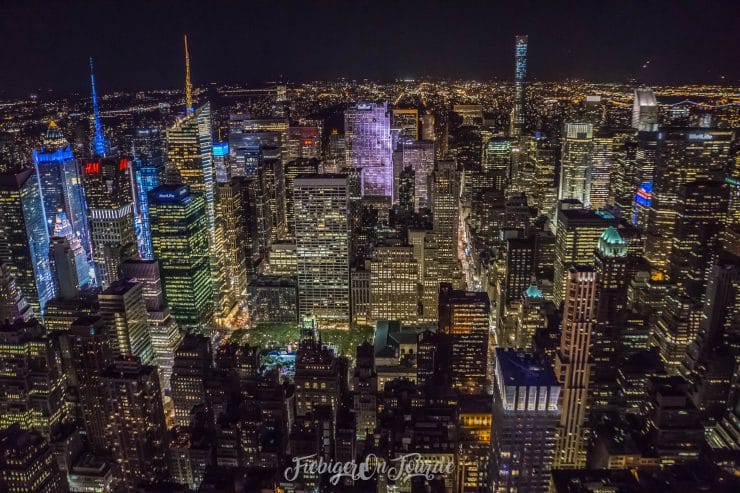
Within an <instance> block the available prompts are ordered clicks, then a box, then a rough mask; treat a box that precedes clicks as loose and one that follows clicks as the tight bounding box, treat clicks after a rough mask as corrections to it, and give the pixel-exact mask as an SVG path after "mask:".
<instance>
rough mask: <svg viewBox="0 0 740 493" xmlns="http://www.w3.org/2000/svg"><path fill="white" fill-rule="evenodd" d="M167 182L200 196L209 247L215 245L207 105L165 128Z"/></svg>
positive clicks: (209, 128) (212, 174)
mask: <svg viewBox="0 0 740 493" xmlns="http://www.w3.org/2000/svg"><path fill="white" fill-rule="evenodd" d="M166 142H167V144H166V145H167V182H168V184H172V185H180V184H182V185H187V186H188V187H189V188H190V190H191V191H192V192H193V193H199V194H201V195H203V199H204V200H205V205H206V219H207V224H208V231H209V238H210V241H211V244H214V243H215V226H216V189H215V185H216V175H215V171H214V169H213V147H212V146H213V142H212V138H211V105H210V103H205V104H204V105H203V106H201V107H200V108H198V109H196V110H194V111H192V112H191V113H190V114H188V115H186V116H185V117H183V118H181V119H179V120H177V121H176V122H175V124H174V125H173V126H172V127H170V128H168V129H167V136H166Z"/></svg>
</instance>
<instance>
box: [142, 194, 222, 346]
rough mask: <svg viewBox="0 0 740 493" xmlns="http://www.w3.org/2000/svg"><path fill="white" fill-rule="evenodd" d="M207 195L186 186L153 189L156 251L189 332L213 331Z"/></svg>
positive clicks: (166, 285)
mask: <svg viewBox="0 0 740 493" xmlns="http://www.w3.org/2000/svg"><path fill="white" fill-rule="evenodd" d="M205 210H206V206H205V200H204V199H203V196H202V195H201V194H196V193H192V192H191V191H190V190H189V188H188V187H187V186H184V185H162V186H160V187H157V188H155V189H154V190H152V191H151V192H149V222H150V224H151V228H152V251H153V253H154V258H155V259H157V260H159V266H160V271H161V274H162V282H163V284H164V292H165V297H166V299H167V301H168V302H169V305H170V308H171V310H172V315H173V316H174V317H175V320H176V321H177V323H178V325H179V326H180V327H181V328H182V329H183V330H185V331H186V332H195V333H201V334H206V335H210V331H211V320H212V318H213V294H212V293H213V291H212V284H211V275H210V266H209V252H208V223H207V220H206V213H205Z"/></svg>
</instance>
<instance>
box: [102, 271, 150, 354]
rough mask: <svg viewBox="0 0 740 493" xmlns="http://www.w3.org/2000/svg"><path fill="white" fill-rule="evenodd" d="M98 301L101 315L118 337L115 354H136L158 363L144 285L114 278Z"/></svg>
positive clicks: (115, 336)
mask: <svg viewBox="0 0 740 493" xmlns="http://www.w3.org/2000/svg"><path fill="white" fill-rule="evenodd" d="M98 302H99V303H100V316H101V317H102V318H103V320H104V321H105V323H106V324H107V325H108V328H109V329H110V331H111V334H110V335H111V337H114V338H115V342H114V344H113V353H114V354H115V356H116V357H117V358H130V357H136V358H139V359H140V360H141V361H142V363H143V364H146V365H149V364H152V363H154V357H155V355H154V349H153V348H152V340H151V336H150V335H149V326H148V323H147V322H148V320H147V312H146V304H145V303H144V294H143V289H142V284H141V283H140V282H137V281H135V280H132V279H120V280H118V281H114V282H113V283H112V284H111V285H110V286H108V287H107V288H106V289H105V290H104V291H103V292H102V293H100V294H99V295H98Z"/></svg>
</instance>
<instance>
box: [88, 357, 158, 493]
mask: <svg viewBox="0 0 740 493" xmlns="http://www.w3.org/2000/svg"><path fill="white" fill-rule="evenodd" d="M102 382H103V395H104V396H105V399H106V410H107V412H108V415H109V419H110V423H109V425H108V441H107V445H108V448H109V449H110V450H111V451H112V454H113V458H114V459H115V461H116V462H117V463H118V479H119V480H120V481H121V483H122V485H123V487H124V488H126V489H128V490H132V489H134V488H135V487H137V486H138V485H139V484H141V483H144V484H146V483H155V482H157V481H163V480H166V479H167V477H168V474H167V460H166V454H167V427H166V425H165V418H164V409H163V408H162V392H161V390H160V388H159V376H158V375H157V368H156V367H155V366H148V365H142V364H141V362H140V361H138V359H136V358H134V359H121V360H116V361H114V363H113V366H111V367H109V368H108V369H107V370H105V371H104V372H103V374H102Z"/></svg>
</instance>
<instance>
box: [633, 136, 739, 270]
mask: <svg viewBox="0 0 740 493" xmlns="http://www.w3.org/2000/svg"><path fill="white" fill-rule="evenodd" d="M733 139H734V133H733V132H732V131H729V130H715V129H705V128H672V129H669V130H665V131H663V132H660V133H659V134H658V139H657V150H656V158H655V179H654V181H653V189H652V197H651V199H652V203H651V206H650V208H651V210H650V216H649V218H648V227H647V234H648V237H647V246H646V250H645V258H646V259H647V260H648V261H649V262H650V265H651V267H652V268H653V269H654V270H656V271H658V272H661V273H662V274H664V275H666V276H667V275H668V272H667V269H668V259H669V258H670V256H671V250H672V248H673V237H674V236H675V230H676V220H677V217H678V216H677V211H678V192H679V189H680V187H681V185H685V184H687V183H690V182H692V181H697V180H722V179H724V174H725V170H726V169H727V166H728V160H729V157H730V154H729V153H730V145H731V143H732V141H733Z"/></svg>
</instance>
